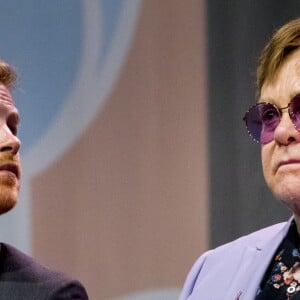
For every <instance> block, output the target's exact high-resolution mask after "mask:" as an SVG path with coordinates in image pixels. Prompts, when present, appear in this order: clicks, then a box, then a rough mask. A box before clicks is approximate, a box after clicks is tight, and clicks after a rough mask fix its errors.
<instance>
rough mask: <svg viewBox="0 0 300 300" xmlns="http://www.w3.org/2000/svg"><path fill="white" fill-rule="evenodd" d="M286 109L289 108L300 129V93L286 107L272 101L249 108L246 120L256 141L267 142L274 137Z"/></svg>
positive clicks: (295, 123)
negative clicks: (278, 105)
mask: <svg viewBox="0 0 300 300" xmlns="http://www.w3.org/2000/svg"><path fill="white" fill-rule="evenodd" d="M284 109H288V113H289V116H290V118H291V121H292V122H293V124H294V126H295V128H296V129H297V130H299V131H300V94H298V95H296V96H295V97H294V98H293V99H292V100H291V102H290V103H289V104H288V106H286V107H282V108H279V107H277V106H276V105H275V104H272V103H268V102H260V103H257V104H256V105H254V106H252V107H250V108H249V110H248V111H247V112H246V114H245V116H244V121H245V124H246V128H247V131H248V133H249V134H250V136H251V137H252V138H253V140H254V141H256V142H258V143H261V144H267V143H269V142H271V141H272V140H273V139H274V131H275V129H276V127H277V126H278V124H279V122H280V119H281V116H282V111H283V110H284Z"/></svg>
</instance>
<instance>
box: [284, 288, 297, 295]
mask: <svg viewBox="0 0 300 300" xmlns="http://www.w3.org/2000/svg"><path fill="white" fill-rule="evenodd" d="M286 291H287V292H288V293H289V294H293V293H295V291H296V288H295V287H294V286H289V287H288V288H287V290H286Z"/></svg>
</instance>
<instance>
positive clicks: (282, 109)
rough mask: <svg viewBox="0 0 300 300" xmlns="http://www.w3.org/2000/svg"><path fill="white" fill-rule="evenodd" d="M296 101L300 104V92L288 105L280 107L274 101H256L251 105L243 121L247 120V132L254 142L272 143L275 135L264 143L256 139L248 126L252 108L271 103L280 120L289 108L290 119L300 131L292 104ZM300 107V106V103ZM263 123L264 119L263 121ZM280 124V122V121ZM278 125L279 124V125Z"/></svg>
mask: <svg viewBox="0 0 300 300" xmlns="http://www.w3.org/2000/svg"><path fill="white" fill-rule="evenodd" d="M295 101H299V104H300V94H297V95H296V96H295V97H293V98H292V99H291V101H290V102H289V103H288V105H287V106H285V107H278V106H277V105H275V104H274V103H271V102H258V103H256V104H254V105H252V106H250V107H249V109H248V110H247V111H246V113H245V115H244V117H243V121H244V122H245V126H246V129H247V132H248V134H249V135H250V137H251V139H252V140H253V141H254V142H256V143H258V144H262V145H265V144H268V143H270V142H271V141H272V140H273V139H274V137H273V139H272V140H270V141H269V142H266V143H262V142H261V141H260V140H258V139H256V138H255V137H254V136H253V134H252V133H251V131H250V130H249V126H248V115H249V113H250V112H251V110H252V109H254V108H257V107H258V106H260V105H271V106H273V107H274V108H275V110H276V111H277V112H278V116H279V121H280V120H281V117H282V112H283V111H284V110H286V109H287V110H288V114H289V117H290V119H291V121H292V123H293V125H294V127H295V128H296V130H298V131H299V132H300V125H299V128H298V127H297V126H296V124H295V119H296V118H295V114H294V112H293V111H292V110H291V105H292V104H293V103H295ZM299 108H300V105H299ZM261 123H262V124H263V122H262V121H261ZM278 124H279V123H278ZM277 126H278V125H277ZM277 126H276V127H275V129H276V128H277ZM275 129H274V131H275Z"/></svg>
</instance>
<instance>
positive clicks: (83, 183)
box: [0, 0, 300, 300]
mask: <svg viewBox="0 0 300 300" xmlns="http://www.w3.org/2000/svg"><path fill="white" fill-rule="evenodd" d="M0 7H1V10H0V17H1V18H0V20H1V26H0V37H1V43H0V53H1V55H0V57H1V58H2V59H4V60H7V61H8V62H9V63H10V64H12V65H13V66H14V67H15V68H16V69H17V72H18V74H19V79H18V85H17V87H16V89H15V90H14V97H15V101H16V104H17V106H18V108H19V111H20V114H21V126H20V131H19V132H20V138H21V140H22V151H21V156H22V162H23V179H22V191H21V196H20V201H19V204H18V206H17V208H16V209H15V210H14V211H13V212H10V213H9V214H7V215H5V216H1V218H0V240H1V241H4V242H8V243H10V244H13V245H14V246H16V247H18V248H20V249H21V250H23V251H25V252H27V253H29V254H30V255H32V256H34V257H35V258H36V259H38V260H39V261H40V262H42V263H44V264H46V265H48V266H50V267H52V268H55V269H59V270H62V271H64V272H65V273H67V274H69V275H71V276H73V277H76V278H78V279H80V280H81V281H82V282H83V284H84V285H85V286H86V287H87V289H88V291H89V294H90V298H91V299H101V300H102V299H104V300H112V299H113V300H150V299H151V300H152V299H154V300H173V299H177V298H178V295H179V291H180V289H181V287H182V284H183V282H184V279H185V277H186V274H187V272H188V270H189V268H190V267H191V265H192V263H193V262H194V260H195V259H196V258H197V257H198V256H199V255H200V254H201V253H203V252H204V251H205V250H207V249H208V248H210V247H215V246H218V245H220V244H221V243H225V242H228V241H230V240H232V239H234V238H236V237H238V236H240V235H243V234H247V233H249V232H251V231H253V230H256V229H258V228H260V227H262V226H266V225H271V224H273V223H275V222H278V221H283V220H286V219H287V218H288V216H289V214H290V213H289V212H288V211H287V209H286V208H285V207H284V206H283V205H281V204H280V203H279V202H278V201H277V200H274V199H273V197H272V195H271V194H270V192H269V191H268V189H267V187H266V185H265V183H264V180H263V177H262V174H261V167H260V149H259V148H260V146H259V145H257V144H255V143H254V142H252V141H251V140H250V138H249V137H248V135H247V132H246V130H245V128H244V124H243V121H242V117H243V115H244V112H245V111H246V110H247V109H248V107H249V106H250V105H252V104H254V103H255V70H256V62H257V59H258V56H259V54H260V51H261V49H262V47H263V46H264V45H265V43H266V42H267V40H268V38H269V37H270V36H271V34H272V33H273V31H274V30H275V29H276V28H278V27H279V26H281V25H282V24H283V23H285V22H287V21H288V20H290V19H292V18H295V17H298V16H299V13H300V2H299V1H276V2H275V1H269V0H263V1H250V0H248V1H246V0H243V1H237V0H235V1H205V0H185V1H182V0H163V1H161V0H81V1H80V0H72V1H67V0H64V1H62V0H52V1H40V0H27V1H17V0H10V1H1V2H0Z"/></svg>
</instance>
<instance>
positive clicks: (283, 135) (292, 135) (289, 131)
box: [274, 111, 300, 145]
mask: <svg viewBox="0 0 300 300" xmlns="http://www.w3.org/2000/svg"><path fill="white" fill-rule="evenodd" d="M274 139H275V141H277V142H278V143H279V144H283V145H287V144H289V143H291V142H298V143H299V142H300V132H299V130H298V129H296V127H295V125H294V124H293V122H292V120H291V118H290V116H289V114H288V112H287V111H285V112H283V113H282V116H281V120H280V122H279V124H278V126H277V127H276V129H275V132H274Z"/></svg>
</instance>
